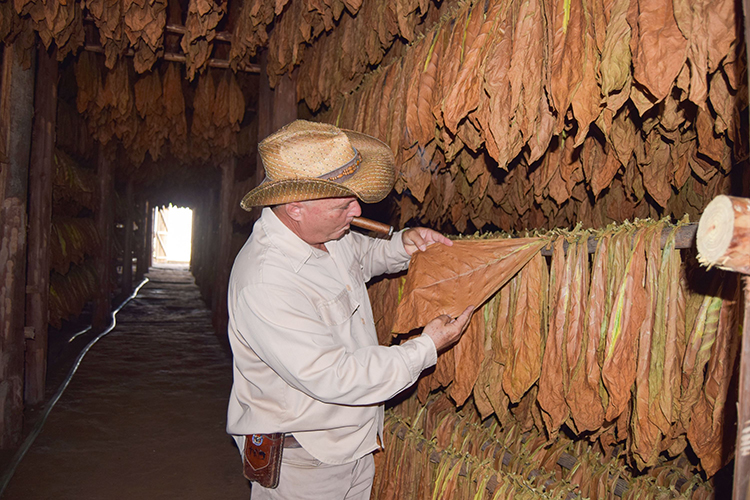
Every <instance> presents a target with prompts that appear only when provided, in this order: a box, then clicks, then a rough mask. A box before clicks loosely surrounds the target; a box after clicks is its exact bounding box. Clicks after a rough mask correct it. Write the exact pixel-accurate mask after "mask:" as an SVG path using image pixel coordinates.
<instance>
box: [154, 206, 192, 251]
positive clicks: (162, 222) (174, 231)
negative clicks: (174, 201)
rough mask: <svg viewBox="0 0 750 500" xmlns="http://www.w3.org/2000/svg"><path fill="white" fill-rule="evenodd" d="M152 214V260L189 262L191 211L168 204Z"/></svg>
mask: <svg viewBox="0 0 750 500" xmlns="http://www.w3.org/2000/svg"><path fill="white" fill-rule="evenodd" d="M154 215H155V218H156V221H155V224H154V246H153V248H154V262H175V263H178V262H190V250H191V248H190V246H191V240H192V234H193V211H192V210H190V209H189V208H178V207H175V206H174V205H169V206H168V207H167V208H163V209H157V210H156V213H155V214H154Z"/></svg>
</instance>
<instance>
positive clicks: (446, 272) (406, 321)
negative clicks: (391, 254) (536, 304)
mask: <svg viewBox="0 0 750 500" xmlns="http://www.w3.org/2000/svg"><path fill="white" fill-rule="evenodd" d="M545 244H546V240H544V239H541V238H513V239H496V240H459V241H454V242H453V246H446V245H431V246H430V247H429V248H427V250H426V251H424V252H417V253H416V254H414V256H413V257H412V260H411V264H410V266H409V273H408V275H407V276H406V284H405V285H404V293H403V298H402V300H401V303H400V304H399V307H398V311H397V312H396V321H395V324H394V325H393V331H394V332H398V333H406V332H409V331H411V330H413V329H414V328H419V327H421V326H424V325H426V324H427V323H428V322H429V321H430V320H432V319H434V318H435V317H437V316H439V315H441V314H447V315H449V316H451V317H456V316H458V315H459V314H460V313H461V311H463V310H464V309H465V308H466V307H468V306H470V305H474V306H477V307H479V306H480V305H481V304H483V303H484V302H485V301H486V300H487V299H488V298H490V297H491V296H492V295H493V294H494V293H495V292H496V291H497V290H498V289H499V288H500V287H502V286H503V285H504V284H505V283H506V282H507V281H508V280H509V279H510V278H512V277H513V276H514V275H515V274H516V273H518V271H520V270H521V268H523V267H524V266H525V265H526V264H527V263H528V262H529V261H530V260H531V258H532V257H533V256H534V255H536V254H537V253H538V252H539V251H540V250H541V249H542V247H543V246H544V245H545Z"/></svg>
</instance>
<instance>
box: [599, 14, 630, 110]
mask: <svg viewBox="0 0 750 500" xmlns="http://www.w3.org/2000/svg"><path fill="white" fill-rule="evenodd" d="M629 6H630V0H614V1H613V2H612V10H611V13H610V17H609V22H608V23H607V33H606V36H605V39H604V47H603V49H602V56H601V58H602V62H601V66H600V70H601V85H602V94H603V95H604V99H605V100H606V101H607V102H608V105H607V107H608V108H609V109H611V110H612V111H617V110H618V109H619V108H620V106H619V105H614V106H610V103H611V101H612V97H611V96H612V95H613V94H618V93H619V92H620V91H621V90H623V89H625V94H626V95H627V94H629V93H630V89H629V88H628V87H629V85H630V83H629V81H630V75H631V73H630V60H631V53H630V37H631V29H630V25H629V24H628V19H627V13H628V7H629Z"/></svg>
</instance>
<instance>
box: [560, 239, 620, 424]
mask: <svg viewBox="0 0 750 500" xmlns="http://www.w3.org/2000/svg"><path fill="white" fill-rule="evenodd" d="M609 239H610V236H609V235H605V236H603V237H602V238H601V239H600V240H599V242H598V244H597V247H596V254H595V255H594V263H593V266H592V271H591V285H590V287H589V295H588V299H587V303H586V315H585V319H584V328H583V332H582V338H581V347H580V350H581V356H580V357H579V358H578V362H577V363H576V364H575V365H574V366H571V374H570V388H569V390H568V393H567V394H566V395H565V399H566V401H567V402H568V406H569V407H570V415H571V417H573V421H574V422H575V425H576V428H577V429H578V431H579V432H584V431H595V430H597V429H599V428H600V427H601V426H602V423H603V421H604V407H603V405H602V399H601V396H600V393H599V390H600V386H601V368H600V367H599V363H598V361H597V356H598V351H599V344H600V336H601V331H602V323H603V320H604V317H605V305H606V301H605V300H604V299H603V297H606V296H607V288H606V276H607V255H608V254H607V250H608V247H609Z"/></svg>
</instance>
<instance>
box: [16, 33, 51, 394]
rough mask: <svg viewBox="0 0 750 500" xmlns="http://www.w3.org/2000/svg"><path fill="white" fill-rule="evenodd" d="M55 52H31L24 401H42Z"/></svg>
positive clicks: (42, 48) (45, 352)
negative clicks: (33, 59)
mask: <svg viewBox="0 0 750 500" xmlns="http://www.w3.org/2000/svg"><path fill="white" fill-rule="evenodd" d="M57 83H58V63H57V50H56V49H53V50H52V52H51V53H48V52H47V51H46V50H45V49H44V47H43V46H42V45H41V44H40V45H39V49H38V50H37V76H36V90H35V94H34V99H35V101H34V128H33V130H32V136H31V164H30V166H29V233H28V235H29V240H28V254H27V260H28V263H27V265H28V268H27V274H26V329H25V331H26V383H25V385H24V399H25V401H26V404H29V405H34V404H37V403H40V402H42V401H43V400H44V388H45V378H46V375H47V321H48V315H49V272H50V255H49V238H50V230H51V226H52V183H53V178H54V175H55V164H54V149H55V135H56V134H55V128H56V126H57Z"/></svg>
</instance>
